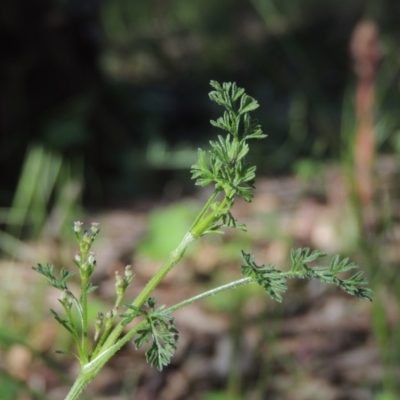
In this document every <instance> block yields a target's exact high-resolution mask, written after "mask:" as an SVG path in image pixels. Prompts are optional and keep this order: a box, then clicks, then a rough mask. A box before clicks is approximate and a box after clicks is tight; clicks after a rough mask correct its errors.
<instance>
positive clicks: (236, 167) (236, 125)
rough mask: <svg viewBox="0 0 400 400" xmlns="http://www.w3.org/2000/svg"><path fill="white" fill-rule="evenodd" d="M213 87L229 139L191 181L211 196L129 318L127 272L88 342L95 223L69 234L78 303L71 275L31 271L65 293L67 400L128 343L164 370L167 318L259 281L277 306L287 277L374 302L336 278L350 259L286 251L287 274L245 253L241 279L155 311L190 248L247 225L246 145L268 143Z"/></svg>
mask: <svg viewBox="0 0 400 400" xmlns="http://www.w3.org/2000/svg"><path fill="white" fill-rule="evenodd" d="M211 86H212V87H213V88H214V89H215V90H214V91H212V92H211V93H210V98H211V100H213V101H215V102H216V103H217V104H219V105H221V106H223V107H224V108H225V112H224V114H223V116H222V117H221V118H218V119H217V120H216V121H211V123H212V125H214V126H216V127H218V128H220V129H222V130H224V131H225V132H227V135H226V137H222V136H219V137H218V141H211V142H210V145H211V150H210V151H209V154H208V155H207V153H206V152H205V151H203V150H199V153H198V154H199V160H198V162H197V163H196V164H195V165H193V167H192V177H193V179H196V184H198V185H201V186H205V185H208V184H214V191H213V193H212V194H211V196H210V198H209V199H208V201H207V202H206V203H205V205H204V207H203V208H202V210H201V211H200V212H199V213H198V215H197V217H196V218H195V219H194V222H193V224H192V226H191V227H190V229H189V230H188V231H187V232H186V233H185V234H183V238H182V239H181V241H180V243H179V244H178V245H177V247H176V248H175V250H173V251H171V252H170V253H169V255H168V257H167V259H166V261H165V263H164V264H163V266H162V267H161V268H160V269H159V271H158V272H157V273H156V274H155V275H154V276H153V277H152V278H151V279H150V281H149V282H148V283H147V285H146V286H145V287H144V288H143V289H142V290H141V291H140V293H139V294H138V295H137V296H136V298H135V299H134V300H133V301H132V302H131V303H129V304H128V305H126V312H125V313H123V314H121V315H118V307H119V306H120V304H122V303H121V302H122V300H123V298H124V295H125V291H126V288H127V287H128V285H129V284H130V283H131V281H132V279H133V273H132V271H131V267H130V266H127V267H126V268H125V271H124V277H122V276H120V275H119V273H118V272H117V273H116V283H115V290H116V301H115V303H114V307H113V308H112V309H111V310H109V311H108V312H106V313H103V312H99V314H98V316H97V318H96V320H95V324H94V325H95V326H94V336H93V340H91V341H90V340H89V311H88V310H89V307H88V294H89V293H90V292H92V291H93V290H95V287H94V286H93V285H92V284H91V282H90V277H91V275H92V273H93V271H94V270H95V268H96V259H95V254H94V253H93V252H91V247H92V245H93V243H94V241H95V239H96V237H97V235H98V233H99V227H98V224H97V223H92V227H91V229H90V231H86V230H85V231H82V223H81V222H75V224H74V228H73V229H74V232H75V236H76V239H77V241H78V245H79V252H78V253H77V254H76V255H75V258H74V262H75V265H76V267H77V269H78V272H79V277H80V281H81V285H80V295H79V297H75V296H74V295H73V294H72V293H71V291H70V290H69V289H68V287H67V283H66V282H67V280H68V279H70V278H71V277H72V275H73V274H72V273H70V272H67V271H66V270H64V269H62V270H61V273H60V278H57V277H55V275H54V273H53V266H52V265H50V264H47V265H46V266H43V265H41V264H39V265H38V266H37V267H33V268H34V269H35V270H36V271H37V272H39V273H40V274H42V275H43V276H44V277H45V278H46V279H47V281H48V283H49V284H50V285H52V286H54V287H55V288H57V289H59V290H61V292H62V295H61V298H60V300H59V301H60V303H61V305H62V306H63V308H64V312H65V315H66V318H64V317H61V316H59V315H58V314H57V313H56V312H55V311H54V310H51V313H52V314H53V316H54V318H55V319H56V320H57V321H58V322H59V323H60V324H61V325H62V326H63V327H64V328H65V329H67V331H68V332H69V333H70V334H71V335H72V337H73V339H74V341H75V343H76V347H77V354H76V357H77V358H78V359H79V361H80V363H81V367H82V368H81V372H80V374H79V376H78V378H77V380H76V381H75V383H74V385H73V387H72V388H71V390H70V393H69V394H68V396H67V398H66V400H75V399H77V398H78V397H79V395H80V394H81V393H82V391H83V389H84V388H85V387H86V386H87V384H88V383H89V382H90V381H91V380H92V379H93V378H94V377H95V376H96V375H97V374H98V373H99V371H100V370H101V369H102V367H103V366H104V364H105V363H106V362H107V361H108V360H109V359H110V358H111V357H112V356H113V355H114V354H115V353H116V352H117V351H118V350H119V349H121V347H123V346H124V345H125V344H126V343H128V342H129V341H131V340H132V341H133V342H134V344H135V346H136V348H137V349H139V348H141V347H142V346H143V345H144V344H146V343H149V342H151V344H150V346H149V347H148V349H147V350H146V353H145V354H146V360H147V361H148V362H149V363H150V364H151V365H152V366H155V367H156V368H157V369H159V370H160V371H161V370H162V369H163V368H164V367H165V366H167V365H168V364H169V363H170V362H171V358H172V356H173V355H174V353H175V350H176V347H177V342H178V337H179V335H178V331H177V329H176V327H175V325H174V319H173V317H172V312H174V311H176V310H177V309H179V308H182V307H185V306H187V305H189V304H191V303H193V302H195V301H199V300H201V299H204V298H207V297H209V296H212V295H215V294H216V293H220V292H223V291H225V290H229V289H233V288H236V287H239V286H244V285H247V284H251V283H258V284H259V285H260V286H261V287H263V288H264V289H265V290H266V291H267V293H268V294H269V295H270V296H271V297H272V298H273V299H275V300H277V301H282V294H283V293H284V292H285V291H286V289H287V285H286V281H287V279H290V278H301V279H304V278H311V279H318V280H320V281H323V282H326V283H333V284H336V285H338V286H339V287H340V288H341V289H343V290H344V291H346V292H347V293H349V294H352V295H355V296H357V297H360V298H365V299H368V300H371V295H372V291H371V290H370V289H368V288H366V287H365V285H366V283H367V282H366V280H365V279H364V278H362V277H361V272H356V273H355V274H354V275H353V276H351V277H350V278H347V279H342V278H339V277H338V275H339V274H341V273H344V272H347V271H351V270H354V269H356V268H358V267H357V266H356V265H355V264H354V263H351V262H349V260H348V259H347V258H345V259H343V260H341V259H340V257H339V256H335V257H334V258H333V259H332V261H331V263H330V264H329V266H327V267H325V266H313V267H312V266H310V263H314V262H316V261H317V260H319V259H321V258H322V257H324V256H325V254H323V253H321V252H319V251H313V252H310V249H308V248H305V249H298V250H292V251H291V254H290V258H291V262H292V266H291V268H290V270H289V271H281V270H278V269H276V268H275V266H273V265H272V264H270V265H268V266H258V265H257V264H256V263H255V261H254V256H252V255H250V254H248V253H245V252H244V251H242V258H243V260H244V265H243V266H242V267H241V269H242V274H243V275H244V278H242V279H239V280H237V281H234V282H230V283H228V284H225V285H222V286H219V287H217V288H215V289H212V290H209V291H207V292H204V293H201V294H199V295H197V296H194V297H192V298H189V299H187V300H184V301H182V302H180V303H178V304H175V305H173V306H171V307H169V308H166V307H165V306H162V307H159V308H157V309H156V307H155V305H156V299H155V298H154V297H151V296H150V295H151V293H152V292H153V291H154V289H155V288H156V287H157V286H158V285H159V284H160V282H162V280H163V278H164V277H165V276H166V274H167V273H168V272H169V271H170V270H171V269H172V268H173V267H175V265H176V264H177V263H178V262H179V261H180V260H181V259H182V257H183V256H184V254H185V252H186V250H187V249H188V247H189V245H190V244H191V243H192V242H194V241H195V240H196V239H198V238H199V237H201V236H203V235H206V234H209V233H220V234H223V231H222V230H221V228H223V227H230V228H238V229H242V230H245V226H244V225H243V224H240V223H238V222H237V221H236V220H235V218H234V216H233V215H232V213H231V209H232V206H233V204H234V202H235V199H236V197H237V196H239V197H242V198H243V199H244V200H246V201H251V199H252V197H253V193H252V191H253V188H254V179H255V171H256V167H255V166H252V165H249V164H248V163H247V162H246V161H245V157H246V155H247V154H248V152H249V145H248V140H250V139H262V138H264V137H265V135H263V134H262V132H261V129H260V127H259V126H258V125H257V124H256V123H255V122H254V121H252V119H251V118H250V116H249V112H251V111H253V110H254V109H256V108H257V107H258V103H257V101H256V100H254V99H253V98H252V97H250V96H248V95H246V94H245V92H244V89H241V88H238V87H237V86H236V84H234V83H224V84H223V85H222V86H221V85H220V84H218V83H217V82H214V81H212V82H211ZM162 222H163V224H165V227H166V230H165V232H164V234H163V235H162V236H163V237H162V238H161V241H162V240H163V239H164V237H166V236H169V235H170V232H171V231H173V230H172V229H171V227H172V226H174V225H175V224H174V225H172V224H173V223H174V221H173V220H171V221H169V220H165V221H164V220H163V221H162ZM73 309H75V310H76V311H77V314H78V315H79V321H78V322H77V321H76V320H75V319H74V318H73V314H72V310H73ZM117 317H119V320H117ZM130 323H133V327H132V328H129V329H128V332H127V333H126V332H125V329H126V328H127V327H128V324H130Z"/></svg>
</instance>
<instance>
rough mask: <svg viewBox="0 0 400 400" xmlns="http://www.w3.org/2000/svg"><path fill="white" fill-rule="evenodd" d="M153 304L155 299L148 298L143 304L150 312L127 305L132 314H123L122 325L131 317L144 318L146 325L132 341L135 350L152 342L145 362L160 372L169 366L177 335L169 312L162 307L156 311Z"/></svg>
mask: <svg viewBox="0 0 400 400" xmlns="http://www.w3.org/2000/svg"><path fill="white" fill-rule="evenodd" d="M155 304H156V299H155V298H154V297H150V298H149V299H148V300H147V301H146V302H145V304H144V305H145V306H146V307H148V308H149V309H150V311H146V310H143V309H141V310H138V309H137V308H136V307H132V306H129V305H128V308H130V309H132V310H133V314H132V313H131V314H123V315H122V323H123V324H127V323H129V322H130V321H131V320H132V316H134V317H136V316H138V315H144V316H145V318H146V322H147V324H146V326H145V327H144V328H142V329H139V330H138V332H137V334H138V337H136V338H135V339H134V343H135V346H136V348H137V349H140V348H141V347H142V346H143V344H145V343H148V342H149V341H150V339H151V340H152V341H153V343H152V344H151V346H150V347H149V348H148V349H147V351H146V360H147V362H148V363H150V364H151V366H152V367H156V368H157V369H158V370H159V371H161V370H162V369H163V368H164V367H165V366H167V365H169V363H170V361H171V358H172V356H173V355H174V353H175V350H176V346H177V343H178V338H179V334H178V331H177V329H176V328H175V325H174V319H173V317H172V315H171V311H169V310H166V309H165V308H164V307H160V308H159V309H156V308H155Z"/></svg>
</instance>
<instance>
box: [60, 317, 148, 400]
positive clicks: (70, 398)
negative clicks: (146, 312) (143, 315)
mask: <svg viewBox="0 0 400 400" xmlns="http://www.w3.org/2000/svg"><path fill="white" fill-rule="evenodd" d="M146 324H147V321H146V320H143V321H142V322H140V323H139V324H138V325H136V326H135V328H133V329H132V330H131V331H129V332H128V333H127V334H126V335H125V336H123V337H122V338H121V339H120V340H118V342H117V343H115V344H114V345H112V346H111V347H109V348H108V349H107V350H105V351H103V352H102V353H101V354H99V355H98V356H97V357H96V358H94V359H93V360H92V361H90V362H89V363H87V364H85V365H84V366H83V367H82V369H81V371H80V373H79V375H78V377H77V378H76V380H75V382H74V384H73V386H72V387H71V389H70V391H69V393H68V395H67V397H66V398H65V400H78V399H79V396H80V395H81V394H82V392H83V390H84V389H85V388H86V386H87V385H88V384H89V383H90V382H91V381H92V380H93V379H94V378H95V377H96V376H97V375H98V373H99V372H100V371H101V369H102V368H103V367H104V365H105V364H106V363H107V362H108V361H109V360H110V358H111V357H113V356H114V354H115V353H116V352H117V351H118V350H120V349H121V348H122V347H123V346H124V345H125V344H126V343H128V342H129V341H130V340H131V339H132V338H133V337H134V336H135V335H136V333H137V331H138V330H139V329H141V328H143V327H144V326H145V325H146Z"/></svg>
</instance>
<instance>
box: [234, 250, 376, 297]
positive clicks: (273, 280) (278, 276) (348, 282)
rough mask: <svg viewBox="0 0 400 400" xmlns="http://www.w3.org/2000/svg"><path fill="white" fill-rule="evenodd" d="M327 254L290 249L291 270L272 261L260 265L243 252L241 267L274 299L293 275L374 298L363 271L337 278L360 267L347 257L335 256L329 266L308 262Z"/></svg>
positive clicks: (247, 275) (283, 290) (245, 273)
mask: <svg viewBox="0 0 400 400" xmlns="http://www.w3.org/2000/svg"><path fill="white" fill-rule="evenodd" d="M325 256H326V254H324V253H321V252H319V251H318V250H314V251H313V252H311V253H310V249H309V248H304V249H297V250H292V251H291V252H290V258H291V261H292V266H291V268H290V270H289V271H288V272H285V271H281V270H279V269H276V268H275V266H274V265H272V264H269V265H268V266H264V265H261V266H259V265H257V264H256V263H255V262H254V256H252V255H251V254H247V253H245V252H244V251H242V257H243V260H244V262H245V265H243V266H242V274H243V275H244V276H246V277H248V278H251V279H252V280H254V281H255V282H257V283H258V284H259V285H260V286H262V287H263V288H264V289H265V291H266V292H267V293H268V294H269V295H270V296H271V297H272V298H273V299H274V300H276V301H279V302H281V301H282V295H281V294H283V293H284V292H285V291H286V289H287V285H286V280H287V279H290V278H299V279H305V278H308V279H317V280H319V281H321V282H325V283H333V284H335V285H337V286H339V287H340V289H342V290H344V291H345V292H347V293H349V294H351V295H353V296H356V297H358V298H361V299H367V300H369V301H372V293H373V292H372V290H371V289H369V288H366V287H365V286H366V285H367V283H368V282H367V280H366V279H365V278H363V277H362V272H361V271H358V272H356V273H355V274H354V275H352V276H351V277H350V278H347V279H341V278H339V277H338V275H339V274H342V273H345V272H348V271H352V270H355V269H358V266H357V265H356V264H354V263H352V262H349V259H348V258H344V259H342V260H340V256H339V255H336V256H335V257H333V258H332V260H331V262H330V264H329V265H328V266H319V265H317V266H313V267H311V266H309V265H308V264H309V263H312V262H314V261H316V260H319V259H320V258H323V257H325Z"/></svg>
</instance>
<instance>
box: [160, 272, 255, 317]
mask: <svg viewBox="0 0 400 400" xmlns="http://www.w3.org/2000/svg"><path fill="white" fill-rule="evenodd" d="M250 283H256V282H255V280H254V279H252V278H242V279H238V280H237V281H233V282H230V283H227V284H226V285H222V286H218V287H216V288H214V289H211V290H208V291H207V292H203V293H200V294H198V295H197V296H193V297H191V298H190V299H186V300H183V301H181V302H180V303H177V304H175V305H174V306H172V307H169V308H168V311H171V312H174V311H176V310H179V309H180V308H183V307H186V306H188V305H189V304H192V303H195V302H196V301H199V300H202V299H205V298H206V297H210V296H214V295H216V294H217V293H220V292H224V291H225V290H231V289H236V288H238V287H240V286H245V285H248V284H250Z"/></svg>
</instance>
